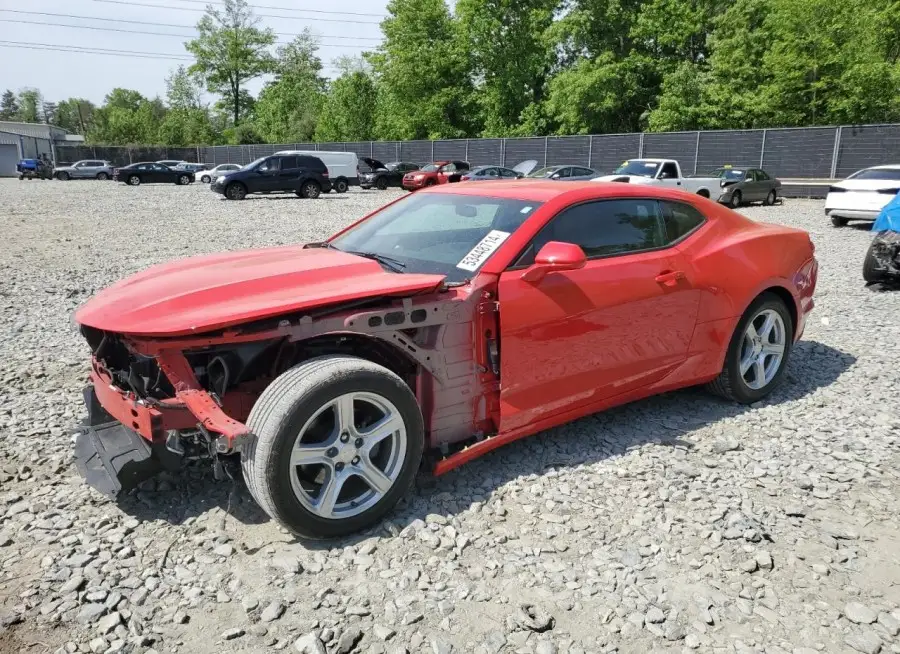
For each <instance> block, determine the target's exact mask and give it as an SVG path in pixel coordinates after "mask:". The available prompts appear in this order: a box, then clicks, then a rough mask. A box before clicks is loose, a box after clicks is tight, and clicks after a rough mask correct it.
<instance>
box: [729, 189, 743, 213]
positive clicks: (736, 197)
mask: <svg viewBox="0 0 900 654" xmlns="http://www.w3.org/2000/svg"><path fill="white" fill-rule="evenodd" d="M741 200H742V197H741V192H740V191H735V192H734V193H732V194H731V202H729V203H728V206H730V207H731V208H732V209H737V208H738V207H739V206H741Z"/></svg>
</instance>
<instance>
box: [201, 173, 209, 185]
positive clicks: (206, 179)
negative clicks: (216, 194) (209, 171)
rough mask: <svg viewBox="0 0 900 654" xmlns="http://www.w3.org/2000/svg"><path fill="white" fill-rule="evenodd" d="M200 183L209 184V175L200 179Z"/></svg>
mask: <svg viewBox="0 0 900 654" xmlns="http://www.w3.org/2000/svg"><path fill="white" fill-rule="evenodd" d="M200 181H201V182H203V183H204V184H209V182H210V181H211V180H210V179H209V175H204V176H203V177H201V178H200Z"/></svg>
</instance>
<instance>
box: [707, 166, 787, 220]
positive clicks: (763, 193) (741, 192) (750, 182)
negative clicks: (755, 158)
mask: <svg viewBox="0 0 900 654" xmlns="http://www.w3.org/2000/svg"><path fill="white" fill-rule="evenodd" d="M711 176H712V177H718V178H719V180H720V181H719V186H721V187H722V194H721V195H720V196H719V202H721V203H722V204H727V205H728V206H730V207H732V208H735V209H736V208H737V207H740V206H741V205H744V204H749V203H751V202H762V203H763V204H764V205H766V206H771V205H773V204H775V203H776V202H777V201H778V194H779V192H780V191H781V180H779V179H778V178H777V177H773V176H772V175H770V174H769V173H767V172H766V171H765V170H762V169H761V168H734V167H732V166H723V167H721V168H717V169H716V170H714V171H713V172H712V175H711Z"/></svg>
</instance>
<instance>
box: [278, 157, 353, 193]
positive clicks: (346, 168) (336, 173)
mask: <svg viewBox="0 0 900 654" xmlns="http://www.w3.org/2000/svg"><path fill="white" fill-rule="evenodd" d="M275 154H303V155H307V156H310V157H318V158H319V159H321V160H322V163H323V164H325V167H326V168H328V179H329V180H331V188H332V189H334V191H335V192H336V193H346V192H347V188H349V186H350V185H351V184H353V185H354V186H358V185H359V177H358V173H357V172H356V163H357V161H358V158H357V156H356V153H355V152H325V151H322V150H282V151H280V152H276V153H275Z"/></svg>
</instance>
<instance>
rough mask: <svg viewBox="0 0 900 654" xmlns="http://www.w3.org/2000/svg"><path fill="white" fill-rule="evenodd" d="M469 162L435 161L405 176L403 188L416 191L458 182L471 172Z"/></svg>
mask: <svg viewBox="0 0 900 654" xmlns="http://www.w3.org/2000/svg"><path fill="white" fill-rule="evenodd" d="M469 168H470V166H469V163H468V162H467V161H458V160H454V161H435V162H434V163H430V164H428V165H427V166H424V167H422V168H420V169H419V170H415V171H413V172H411V173H407V174H406V175H404V176H403V188H405V189H406V190H407V191H414V190H416V189H418V188H424V187H426V186H434V185H435V184H447V183H450V182H458V181H459V180H460V179H461V178H462V176H463V175H464V174H465V173H467V172H468V171H469Z"/></svg>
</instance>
